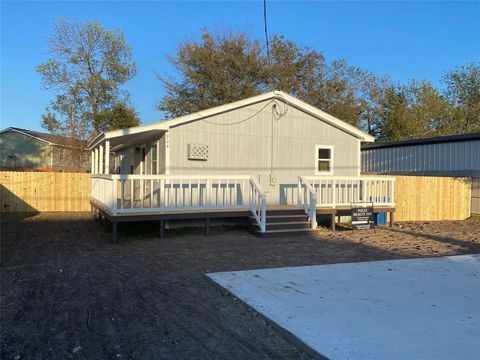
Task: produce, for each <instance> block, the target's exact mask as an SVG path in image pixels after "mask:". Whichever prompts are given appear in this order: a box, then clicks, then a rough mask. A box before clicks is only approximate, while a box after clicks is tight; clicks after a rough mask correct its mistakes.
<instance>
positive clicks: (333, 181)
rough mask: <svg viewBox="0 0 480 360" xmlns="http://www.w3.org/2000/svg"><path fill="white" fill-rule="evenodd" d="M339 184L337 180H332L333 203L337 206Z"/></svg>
mask: <svg viewBox="0 0 480 360" xmlns="http://www.w3.org/2000/svg"><path fill="white" fill-rule="evenodd" d="M336 188H337V184H336V181H335V180H332V191H333V194H332V205H333V206H337V189H336Z"/></svg>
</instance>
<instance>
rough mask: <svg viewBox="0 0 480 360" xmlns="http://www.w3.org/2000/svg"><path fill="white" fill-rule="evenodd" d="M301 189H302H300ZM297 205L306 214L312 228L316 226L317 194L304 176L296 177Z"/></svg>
mask: <svg viewBox="0 0 480 360" xmlns="http://www.w3.org/2000/svg"><path fill="white" fill-rule="evenodd" d="M302 189H303V191H302ZM298 206H299V207H303V210H304V211H305V214H307V215H308V219H309V221H310V224H311V227H312V229H316V228H317V194H316V192H315V189H314V188H313V187H312V185H310V183H309V182H308V181H307V179H306V178H305V177H304V176H299V177H298Z"/></svg>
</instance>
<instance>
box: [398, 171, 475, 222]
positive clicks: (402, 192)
mask: <svg viewBox="0 0 480 360" xmlns="http://www.w3.org/2000/svg"><path fill="white" fill-rule="evenodd" d="M395 178H396V181H395V203H396V205H395V221H435V220H464V219H466V218H468V217H470V205H471V180H470V179H469V178H452V177H430V176H395Z"/></svg>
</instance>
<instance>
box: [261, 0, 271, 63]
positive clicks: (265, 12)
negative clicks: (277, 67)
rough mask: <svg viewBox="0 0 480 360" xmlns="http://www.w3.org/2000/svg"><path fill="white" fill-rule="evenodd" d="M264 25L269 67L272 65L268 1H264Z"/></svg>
mask: <svg viewBox="0 0 480 360" xmlns="http://www.w3.org/2000/svg"><path fill="white" fill-rule="evenodd" d="M263 23H264V25H265V41H266V43H267V58H268V66H270V65H271V63H270V45H269V44H268V26H267V0H263Z"/></svg>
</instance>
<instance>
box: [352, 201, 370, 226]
mask: <svg viewBox="0 0 480 360" xmlns="http://www.w3.org/2000/svg"><path fill="white" fill-rule="evenodd" d="M351 208H352V232H353V230H370V229H373V231H375V214H374V212H373V203H370V202H369V203H351Z"/></svg>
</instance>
